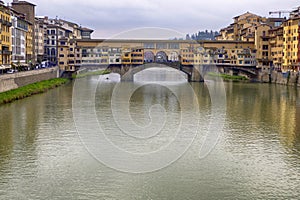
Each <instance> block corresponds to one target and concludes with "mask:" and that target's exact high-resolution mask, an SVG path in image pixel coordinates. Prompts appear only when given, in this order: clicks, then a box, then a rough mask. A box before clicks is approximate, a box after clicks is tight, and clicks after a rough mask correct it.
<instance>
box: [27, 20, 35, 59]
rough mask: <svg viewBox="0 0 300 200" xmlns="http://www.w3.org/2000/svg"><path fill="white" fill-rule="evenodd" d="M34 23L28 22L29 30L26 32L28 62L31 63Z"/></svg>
mask: <svg viewBox="0 0 300 200" xmlns="http://www.w3.org/2000/svg"><path fill="white" fill-rule="evenodd" d="M32 32H33V25H32V24H31V23H30V22H28V31H27V32H26V62H27V63H28V64H31V63H32V62H33V59H34V58H33V55H34V52H33V38H32V36H33V33H32Z"/></svg>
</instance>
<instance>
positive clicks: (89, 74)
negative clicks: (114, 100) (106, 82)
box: [72, 70, 110, 79]
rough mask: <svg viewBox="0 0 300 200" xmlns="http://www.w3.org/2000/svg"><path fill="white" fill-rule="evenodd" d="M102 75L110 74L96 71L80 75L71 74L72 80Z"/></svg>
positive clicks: (104, 71)
mask: <svg viewBox="0 0 300 200" xmlns="http://www.w3.org/2000/svg"><path fill="white" fill-rule="evenodd" d="M104 74H110V71H108V70H98V71H90V72H85V73H82V74H73V75H72V78H73V79H75V78H83V77H86V76H96V75H104Z"/></svg>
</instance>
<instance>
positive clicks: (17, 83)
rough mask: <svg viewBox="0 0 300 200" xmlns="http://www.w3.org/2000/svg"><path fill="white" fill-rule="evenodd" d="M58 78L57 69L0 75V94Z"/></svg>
mask: <svg viewBox="0 0 300 200" xmlns="http://www.w3.org/2000/svg"><path fill="white" fill-rule="evenodd" d="M58 77H59V69H58V67H52V68H46V69H40V70H32V71H26V72H18V73H14V74H3V75H0V92H5V91H8V90H12V89H16V88H19V87H22V86H25V85H28V84H32V83H36V82H39V81H44V80H49V79H52V78H58Z"/></svg>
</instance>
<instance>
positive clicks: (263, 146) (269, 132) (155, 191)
mask: <svg viewBox="0 0 300 200" xmlns="http://www.w3.org/2000/svg"><path fill="white" fill-rule="evenodd" d="M151 73H152V72H151ZM137 75H138V74H137ZM146 75H147V74H145V76H146ZM140 76H142V75H141V74H140ZM119 79H120V77H119V75H116V74H115V75H114V74H111V75H109V80H107V79H106V78H105V77H102V78H101V77H99V76H94V77H87V78H83V79H80V80H79V81H80V85H81V90H82V94H83V95H84V94H85V93H86V91H89V90H90V88H91V87H92V85H99V80H100V81H102V82H101V84H103V85H101V87H98V90H97V95H96V105H91V106H94V107H95V108H96V114H97V117H98V118H99V120H100V122H101V124H102V125H103V128H105V130H106V131H107V132H106V133H107V135H108V137H110V139H112V140H113V141H114V142H116V143H117V144H120V145H121V147H123V148H125V149H127V150H133V151H134V150H135V148H136V147H143V148H144V150H145V151H152V150H153V149H157V148H159V147H160V146H161V145H164V144H166V143H168V142H169V141H170V140H171V139H172V137H173V136H174V135H173V134H169V135H168V134H161V135H160V136H163V137H160V139H157V138H156V139H155V138H153V139H152V140H149V141H145V142H144V143H140V144H139V145H140V146H138V145H137V144H136V140H133V139H128V138H125V137H124V135H123V134H122V133H121V132H120V129H119V128H118V127H117V125H116V123H115V122H114V120H113V116H112V112H111V94H112V92H113V90H114V87H115V85H116V84H117V83H119ZM142 80H143V78H142ZM144 80H145V79H144ZM174 80H176V78H175V79H174ZM184 80H185V79H183V81H184ZM162 82H165V83H166V82H168V81H166V79H164V80H162ZM169 82H172V81H169ZM122 84H123V83H122ZM139 84H141V83H139V82H136V83H124V85H128V86H130V85H131V86H132V85H133V86H136V85H139ZM187 85H188V86H191V87H192V88H193V91H194V92H195V94H196V96H197V102H193V105H199V113H200V122H201V123H200V126H201V127H200V129H201V130H207V123H208V122H209V120H210V118H211V99H210V97H209V92H208V89H207V86H206V85H205V84H202V83H187V82H180V84H177V85H176V84H174V83H171V84H169V85H168V87H171V88H173V89H175V90H176V91H177V92H178V94H179V98H177V97H176V96H174V95H173V93H172V92H171V91H170V90H169V89H168V87H166V86H165V87H164V86H159V85H153V84H150V85H145V86H143V87H140V88H139V89H138V90H136V91H135V92H134V93H133V94H132V96H131V98H130V107H129V109H130V113H131V117H132V119H134V121H135V122H136V123H137V124H138V125H140V126H144V125H147V124H148V123H149V122H150V118H149V107H151V105H155V104H161V105H162V107H163V108H164V109H165V110H166V113H167V118H168V119H169V120H168V122H169V123H168V124H166V127H165V128H166V129H170V130H172V129H174V127H176V126H177V125H178V123H180V120H181V119H180V112H185V114H186V115H189V114H190V113H191V109H190V108H184V109H183V108H182V107H181V106H180V104H179V102H180V101H186V102H187V101H188V102H189V101H190V96H187V95H185V94H186V93H185V91H184V88H185V87H186V86H187ZM225 86H226V92H227V116H226V123H225V128H224V134H223V137H222V138H221V140H220V142H219V143H218V145H217V146H216V148H215V149H214V151H213V152H212V154H211V155H210V156H209V157H207V158H206V159H204V160H199V159H198V153H199V145H200V142H199V141H200V140H201V135H200V138H198V139H197V140H196V141H195V142H194V144H193V145H192V147H191V148H190V149H189V151H188V152H187V153H186V154H185V155H184V156H183V157H182V158H181V159H179V160H178V161H177V162H175V163H174V164H173V165H171V166H170V167H168V168H165V169H163V170H160V171H157V172H155V173H151V174H142V175H132V174H124V173H119V172H117V171H115V170H112V169H109V168H107V167H106V166H105V165H103V164H101V163H99V162H97V161H96V160H95V159H93V158H92V157H91V156H90V154H89V153H88V152H87V151H86V149H85V148H84V146H83V145H82V143H81V142H80V140H79V137H78V135H77V133H76V128H75V126H74V120H73V114H72V104H71V102H72V93H73V85H72V84H69V85H66V86H63V87H60V88H57V89H54V90H51V91H49V92H48V93H45V94H41V95H36V96H33V97H30V98H27V99H24V100H20V101H16V102H14V103H12V104H7V105H2V106H0V113H1V114H0V194H1V195H2V196H1V199H2V198H3V199H70V198H71V199H72V198H74V199H221V198H224V197H226V198H228V199H297V198H298V197H299V196H300V192H299V190H297V188H298V186H299V185H300V175H299V174H300V125H299V122H300V103H299V102H300V92H299V90H295V89H294V88H292V87H285V86H279V85H268V84H265V85H264V84H245V83H225ZM81 103H82V105H79V106H80V108H82V109H85V108H86V105H88V106H89V103H90V101H87V102H81ZM126 120H128V119H124V121H126ZM187 120H190V121H191V122H192V121H193V120H194V119H193V117H192V115H190V117H187ZM89 121H90V119H89V118H86V119H85V123H89ZM124 141H125V143H124ZM122 145H123V146H122Z"/></svg>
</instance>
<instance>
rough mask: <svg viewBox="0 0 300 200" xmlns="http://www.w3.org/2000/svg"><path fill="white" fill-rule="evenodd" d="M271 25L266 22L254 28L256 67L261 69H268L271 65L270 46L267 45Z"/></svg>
mask: <svg viewBox="0 0 300 200" xmlns="http://www.w3.org/2000/svg"><path fill="white" fill-rule="evenodd" d="M270 29H271V27H270V26H269V25H267V24H261V25H259V26H257V27H256V28H255V48H256V50H257V52H256V59H257V67H258V68H262V69H263V70H269V69H270V67H271V48H270V45H269V40H270V37H269V30H270Z"/></svg>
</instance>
